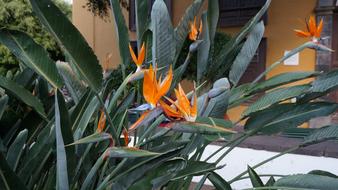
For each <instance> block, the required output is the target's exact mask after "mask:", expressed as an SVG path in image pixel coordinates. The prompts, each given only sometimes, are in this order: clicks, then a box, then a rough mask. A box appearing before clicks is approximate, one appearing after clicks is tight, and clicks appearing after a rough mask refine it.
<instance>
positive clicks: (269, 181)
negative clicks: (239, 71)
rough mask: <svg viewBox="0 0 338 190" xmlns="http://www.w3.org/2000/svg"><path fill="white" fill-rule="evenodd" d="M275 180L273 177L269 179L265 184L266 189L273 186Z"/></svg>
mask: <svg viewBox="0 0 338 190" xmlns="http://www.w3.org/2000/svg"><path fill="white" fill-rule="evenodd" d="M275 182H276V180H275V178H274V177H272V176H271V177H270V178H269V180H268V181H267V182H266V184H265V186H266V187H270V186H273V184H275ZM270 190H274V189H270Z"/></svg>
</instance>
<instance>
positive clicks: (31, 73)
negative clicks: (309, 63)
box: [0, 0, 338, 190]
mask: <svg viewBox="0 0 338 190" xmlns="http://www.w3.org/2000/svg"><path fill="white" fill-rule="evenodd" d="M142 2H143V1H137V3H138V4H137V6H140V7H142ZM30 3H31V5H32V8H33V10H34V13H35V14H36V15H37V17H38V19H39V20H40V22H41V24H42V25H43V26H44V27H45V29H46V31H48V32H49V33H50V35H51V36H52V37H53V39H55V41H56V42H57V43H58V45H59V46H60V47H61V48H62V51H63V52H65V53H66V54H67V57H68V58H69V62H68V63H63V62H57V63H54V61H53V60H52V59H50V58H49V55H48V53H47V51H45V50H44V49H43V48H42V47H41V45H39V44H38V43H37V42H35V41H34V40H32V39H31V37H30V36H29V35H26V34H24V33H23V32H20V31H16V30H10V29H1V30H0V31H1V34H3V35H1V36H0V42H1V43H2V44H4V45H6V47H7V48H9V49H10V51H12V52H14V55H15V56H16V57H17V59H19V60H20V61H21V62H22V64H23V65H24V68H23V70H22V72H18V73H16V74H13V75H8V76H6V77H1V78H0V86H1V91H0V93H1V98H0V124H1V126H7V127H2V128H0V130H2V131H1V133H0V134H1V135H0V174H1V175H0V189H13V188H19V189H36V190H38V189H54V188H56V189H142V188H143V189H144V188H146V189H161V188H164V189H189V185H190V183H191V181H192V177H193V176H203V177H202V180H201V181H200V182H199V183H198V185H197V189H198V188H199V189H200V188H202V186H203V184H204V183H205V181H206V179H209V180H210V182H211V183H212V184H213V186H214V187H215V188H216V189H227V190H231V189H232V187H231V185H232V183H234V182H236V181H238V180H241V179H242V177H243V176H244V175H246V174H249V175H248V177H249V178H250V180H251V182H252V185H253V186H254V187H255V188H263V189H278V188H291V189H292V188H311V189H323V188H324V189H334V188H335V187H336V185H335V184H336V183H337V178H336V176H335V175H334V174H330V173H328V172H325V171H313V172H311V173H310V174H302V175H295V176H285V177H282V178H281V179H278V180H275V179H274V176H271V178H270V179H269V181H268V182H267V183H265V184H264V183H263V181H262V180H261V179H260V178H261V176H260V174H259V173H257V172H256V171H255V169H256V168H257V167H259V166H261V165H263V164H265V163H267V162H268V161H271V160H273V159H275V158H277V157H279V156H282V155H284V154H286V153H289V152H292V151H294V150H297V149H298V148H301V147H305V146H309V145H312V144H316V143H318V142H322V141H325V140H331V139H337V138H338V136H337V134H338V133H337V129H338V128H337V125H330V126H327V127H324V128H321V129H316V130H312V131H311V133H307V134H305V137H304V139H303V141H301V143H300V144H298V145H296V146H295V147H292V148H291V149H289V150H286V151H284V152H281V153H279V154H278V155H276V156H273V157H271V158H268V159H267V160H264V161H262V162H260V163H258V164H257V165H254V166H251V167H248V170H247V171H244V172H243V173H241V174H240V175H238V176H234V178H233V179H231V180H229V181H226V180H224V179H223V178H222V177H221V176H220V175H218V174H217V173H216V171H217V170H218V169H220V168H222V167H224V166H222V165H220V164H219V163H220V161H221V160H222V159H223V158H224V157H225V156H227V154H228V153H229V152H231V151H232V150H233V149H234V148H235V147H236V146H237V145H238V144H240V143H241V142H243V141H244V140H246V139H247V138H248V137H251V136H254V135H259V134H261V133H265V134H279V133H281V132H283V131H285V130H287V129H295V128H296V127H297V126H299V125H301V124H302V123H305V122H307V121H309V120H310V119H312V118H315V117H319V116H326V115H330V114H331V113H333V112H335V111H337V109H338V104H337V103H334V102H328V101H323V100H318V99H316V98H318V97H322V96H325V95H326V94H327V93H329V92H332V91H333V90H335V89H336V88H337V86H338V83H337V82H335V81H336V80H335V79H336V78H337V75H338V73H337V72H336V71H331V72H328V73H311V72H298V73H283V74H281V75H279V76H275V77H273V78H271V79H267V80H266V81H263V82H258V81H259V80H255V81H253V82H250V83H247V84H242V85H238V84H237V82H238V78H239V77H240V76H241V75H242V74H243V73H244V71H245V70H246V68H247V66H248V64H249V63H250V59H251V58H252V56H253V53H254V52H255V51H256V49H257V46H258V44H259V42H260V40H261V37H262V33H263V32H264V25H263V24H262V22H260V20H261V16H262V15H263V14H264V12H266V10H267V8H268V6H269V4H270V1H267V3H266V4H265V6H264V7H263V8H262V9H261V11H260V12H259V13H258V14H257V15H256V16H255V17H254V18H253V19H252V20H251V21H250V22H249V23H248V24H247V25H246V26H244V27H243V29H242V30H241V32H239V34H238V35H236V36H234V37H231V38H230V40H227V41H226V42H222V43H220V44H221V45H220V46H222V47H224V48H220V49H219V50H218V49H217V46H218V45H217V43H218V42H217V41H218V39H219V36H218V35H217V34H216V27H217V24H216V23H217V19H218V14H217V11H215V10H213V9H214V8H215V7H218V1H208V3H209V7H213V8H209V9H208V11H207V12H204V13H203V14H202V21H203V22H204V24H203V27H204V28H203V31H204V32H205V33H203V32H202V33H201V34H199V32H200V31H201V30H200V29H198V30H197V29H196V28H194V27H195V26H192V25H190V27H191V28H192V29H196V30H195V31H197V37H196V38H189V39H192V41H188V40H186V37H187V35H188V33H189V31H186V30H188V29H189V25H188V24H189V22H192V21H193V18H194V17H195V16H196V15H198V12H199V11H198V10H199V9H200V8H201V6H202V3H203V0H195V1H194V3H193V4H192V5H191V6H190V7H189V8H188V9H187V11H186V13H185V14H184V15H183V17H182V20H181V22H180V24H179V25H178V26H177V27H176V28H173V27H172V25H171V23H168V22H169V19H168V16H169V14H168V12H167V11H168V10H167V9H166V7H165V6H164V2H163V0H156V1H155V3H154V7H153V8H152V14H151V17H152V19H146V20H147V21H146V22H145V21H144V20H143V19H137V20H138V24H137V25H138V27H137V34H141V36H138V40H139V41H138V44H142V42H144V43H145V48H146V52H147V53H145V54H143V55H138V56H140V57H141V58H140V59H139V60H143V56H145V57H144V60H146V61H145V62H146V64H144V68H143V69H139V70H137V71H135V72H133V71H130V68H132V67H133V68H134V69H135V67H134V66H131V64H130V61H129V60H130V55H129V54H128V40H125V39H128V38H129V36H128V34H127V33H125V32H123V31H125V28H126V26H125V21H124V18H123V16H122V11H121V7H120V5H119V1H118V0H111V1H110V4H111V6H112V10H114V11H113V12H112V14H113V17H114V19H115V21H117V22H116V27H115V29H116V30H118V31H117V33H118V37H119V39H120V40H119V42H118V43H119V47H120V51H127V52H120V56H121V58H122V59H121V60H123V61H122V63H121V64H120V65H121V72H120V74H121V75H117V74H116V72H119V70H116V71H113V72H111V73H109V72H107V71H103V70H102V69H101V67H100V64H99V62H98V60H97V58H96V56H95V54H94V52H93V51H92V50H91V48H90V47H89V45H88V44H87V42H86V41H85V40H84V38H83V37H82V36H81V34H80V33H79V31H78V30H76V28H75V27H74V26H73V25H72V24H71V22H70V21H69V20H68V19H67V17H66V16H65V15H63V14H62V12H61V11H60V10H59V9H58V8H57V7H56V6H55V5H54V4H53V3H52V2H51V1H50V0H30ZM139 10H142V11H141V12H140V11H138V12H136V17H137V18H139V17H142V16H145V15H146V14H145V13H148V10H147V9H139ZM148 22H150V23H148ZM152 22H153V23H152ZM154 23H157V24H158V25H159V26H163V25H165V24H168V25H167V26H166V27H165V28H166V29H167V30H163V28H159V27H158V26H154ZM142 24H143V26H142ZM145 26H152V27H150V28H147V27H145ZM145 28H147V29H145ZM144 29H145V30H144ZM140 30H144V31H140ZM206 31H207V32H206ZM159 33H161V34H159ZM195 35H196V33H195ZM183 36H184V37H183ZM162 37H168V39H172V40H167V39H164V40H161V38H162ZM184 43H188V46H189V50H188V52H187V53H186V54H185V55H184V53H182V51H186V50H184ZM167 46H168V48H165V47H167ZM27 47H29V48H27ZM154 47H158V48H159V49H156V50H155V49H154ZM182 47H183V49H182ZM305 48H312V49H316V50H317V51H319V50H321V51H330V50H329V49H328V48H326V47H324V46H322V45H321V44H319V43H317V42H316V43H315V42H312V41H310V42H307V43H305V44H303V45H301V46H299V47H297V48H295V49H294V50H292V51H291V52H290V53H289V54H288V55H286V56H285V57H283V58H282V59H281V60H283V59H286V57H287V56H291V55H292V54H295V53H297V52H300V51H302V50H303V49H305ZM126 49H127V50H126ZM32 50H36V51H32ZM195 55H197V56H196V58H195V59H197V60H196V63H195V64H196V65H197V67H196V70H198V71H197V72H196V71H195V72H194V73H196V75H198V76H197V77H196V78H195V79H196V80H197V84H198V86H196V89H195V90H194V91H192V92H189V93H185V92H184V90H183V89H182V88H181V86H180V85H179V82H180V81H181V79H182V77H183V76H184V73H186V72H189V71H187V68H189V67H188V65H191V64H193V62H192V59H193V57H194V56H195ZM180 56H185V59H184V62H183V63H180V61H181V60H180V59H181V58H179V57H180ZM165 58H168V59H169V60H172V62H173V63H172V62H168V60H166V59H165ZM155 60H158V61H159V65H161V67H159V68H158V67H157V64H156V61H155ZM281 62H282V61H280V60H279V61H277V62H276V63H275V64H273V67H274V66H275V65H278V64H280V63H281ZM42 63H45V64H42ZM150 64H151V65H150ZM170 64H172V65H175V67H174V68H173V69H172V66H170ZM150 66H151V67H150ZM271 69H272V68H268V69H267V71H265V72H264V73H262V76H263V75H265V74H266V73H267V72H269V71H270V70H271ZM160 75H161V76H162V77H160ZM228 77H229V80H228ZM308 78H312V79H313V82H308V83H306V84H303V85H295V84H294V83H293V82H296V81H301V80H303V79H308ZM117 79H120V80H121V82H119V81H120V80H117ZM206 80H207V81H206ZM204 81H206V82H207V83H208V84H209V85H205V86H203V83H204ZM116 83H119V84H118V85H116ZM319 83H320V86H319V85H318V84H319ZM286 84H288V85H289V86H288V87H285V86H284V85H286ZM177 86H178V88H176V87H177ZM283 86H284V87H283ZM174 88H176V89H175V90H173V89H174ZM65 89H66V90H65ZM67 92H69V93H67ZM262 92H266V94H265V95H264V96H262V97H260V98H258V100H256V101H254V103H253V104H252V105H251V106H250V107H249V108H248V109H247V110H246V111H245V112H244V113H243V115H242V117H241V119H240V120H239V121H231V120H229V119H227V118H226V117H225V114H226V112H227V110H228V109H229V108H234V107H237V106H238V105H240V104H241V103H242V102H244V101H246V100H248V99H250V98H252V97H255V96H257V95H259V94H260V93H262ZM171 93H174V94H175V96H176V100H172V99H171V98H170V97H169V95H170V94H171ZM165 94H167V95H168V97H164V95H165ZM282 95H283V96H282ZM291 98H295V99H296V101H295V102H288V101H287V100H289V99H291ZM314 100H315V101H314ZM156 101H157V102H156ZM136 105H140V106H138V107H135V106H136ZM141 112H143V113H142V114H141V116H139V114H140V113H141ZM133 117H134V118H133ZM135 117H136V122H135V121H134V120H135ZM244 120H246V123H245V126H244V132H237V131H236V130H235V127H236V124H237V123H238V122H240V121H244ZM285 126H287V127H285ZM131 134H133V136H131ZM219 139H225V140H226V142H225V144H224V146H222V147H220V148H219V149H218V150H217V151H215V152H214V153H212V154H211V155H210V156H209V157H208V158H206V159H205V160H202V159H201V156H202V154H203V152H204V151H205V149H206V147H207V145H209V144H210V143H212V142H214V141H216V140H219ZM226 147H227V148H228V149H227V151H225V152H223V153H220V152H221V151H222V150H223V149H224V148H226ZM218 153H220V154H218ZM211 158H214V159H216V161H214V162H211V161H210V159H211Z"/></svg>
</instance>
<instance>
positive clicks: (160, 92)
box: [155, 65, 173, 101]
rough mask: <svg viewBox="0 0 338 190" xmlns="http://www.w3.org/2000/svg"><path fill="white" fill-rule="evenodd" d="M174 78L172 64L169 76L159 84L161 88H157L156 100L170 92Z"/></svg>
mask: <svg viewBox="0 0 338 190" xmlns="http://www.w3.org/2000/svg"><path fill="white" fill-rule="evenodd" d="M172 80H173V69H172V66H171V65H170V67H169V71H168V74H167V76H166V77H165V78H164V79H163V81H162V82H161V83H160V84H159V89H157V94H156V98H155V100H157V101H158V100H159V99H161V98H162V96H164V95H165V94H166V93H167V92H168V90H169V88H170V86H171V82H172Z"/></svg>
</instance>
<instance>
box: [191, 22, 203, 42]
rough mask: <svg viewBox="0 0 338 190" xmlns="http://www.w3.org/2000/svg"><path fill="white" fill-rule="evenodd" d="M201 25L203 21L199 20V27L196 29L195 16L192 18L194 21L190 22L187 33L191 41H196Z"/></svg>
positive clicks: (200, 31)
mask: <svg viewBox="0 0 338 190" xmlns="http://www.w3.org/2000/svg"><path fill="white" fill-rule="evenodd" d="M202 27H203V23H202V20H201V21H200V27H199V29H198V30H197V25H196V17H195V18H194V22H193V23H192V22H190V33H189V39H190V40H192V41H196V40H197V38H198V35H199V34H200V33H202Z"/></svg>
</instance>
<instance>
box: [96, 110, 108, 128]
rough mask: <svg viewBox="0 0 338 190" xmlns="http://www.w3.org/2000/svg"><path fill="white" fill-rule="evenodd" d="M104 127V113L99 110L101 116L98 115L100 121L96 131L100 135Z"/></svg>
mask: <svg viewBox="0 0 338 190" xmlns="http://www.w3.org/2000/svg"><path fill="white" fill-rule="evenodd" d="M105 126H106V116H105V114H104V112H103V111H102V110H101V115H100V119H99V122H98V125H97V129H96V131H97V132H99V133H101V132H102V131H103V130H104V128H105Z"/></svg>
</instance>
